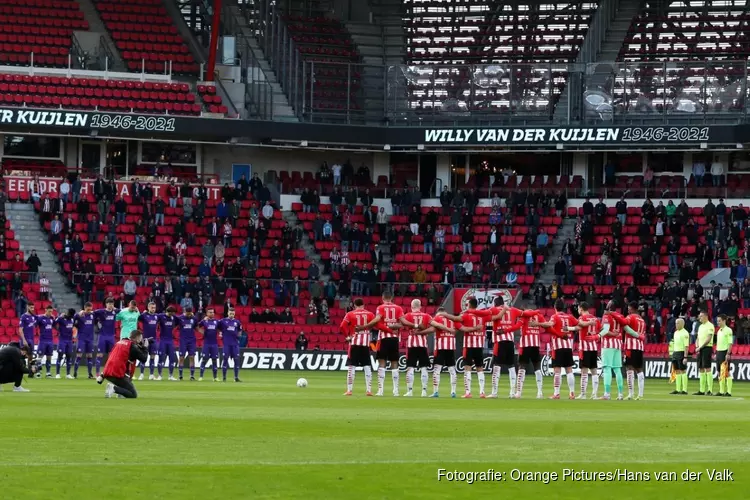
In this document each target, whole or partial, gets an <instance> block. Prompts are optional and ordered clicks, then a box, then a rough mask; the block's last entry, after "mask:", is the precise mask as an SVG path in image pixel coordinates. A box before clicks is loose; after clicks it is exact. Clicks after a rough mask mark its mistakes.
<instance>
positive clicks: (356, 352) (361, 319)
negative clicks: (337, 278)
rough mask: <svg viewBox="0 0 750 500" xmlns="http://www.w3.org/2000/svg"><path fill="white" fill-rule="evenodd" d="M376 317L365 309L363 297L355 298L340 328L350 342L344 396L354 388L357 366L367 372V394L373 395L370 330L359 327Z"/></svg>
mask: <svg viewBox="0 0 750 500" xmlns="http://www.w3.org/2000/svg"><path fill="white" fill-rule="evenodd" d="M374 317H375V315H374V314H373V313H371V312H370V311H367V310H366V309H365V302H364V301H363V300H362V299H354V310H353V311H349V312H348V313H346V316H344V320H343V321H342V322H341V326H340V327H339V329H340V330H341V333H343V334H344V335H346V340H347V341H348V342H349V358H348V360H347V365H348V367H349V368H348V369H347V372H346V392H345V393H344V396H351V395H352V389H353V388H354V373H355V367H357V366H361V367H362V368H363V370H364V372H365V386H366V388H367V395H368V396H372V365H371V362H370V331H369V330H360V331H357V327H361V326H365V325H366V324H367V323H369V322H370V321H372V319H373V318H374Z"/></svg>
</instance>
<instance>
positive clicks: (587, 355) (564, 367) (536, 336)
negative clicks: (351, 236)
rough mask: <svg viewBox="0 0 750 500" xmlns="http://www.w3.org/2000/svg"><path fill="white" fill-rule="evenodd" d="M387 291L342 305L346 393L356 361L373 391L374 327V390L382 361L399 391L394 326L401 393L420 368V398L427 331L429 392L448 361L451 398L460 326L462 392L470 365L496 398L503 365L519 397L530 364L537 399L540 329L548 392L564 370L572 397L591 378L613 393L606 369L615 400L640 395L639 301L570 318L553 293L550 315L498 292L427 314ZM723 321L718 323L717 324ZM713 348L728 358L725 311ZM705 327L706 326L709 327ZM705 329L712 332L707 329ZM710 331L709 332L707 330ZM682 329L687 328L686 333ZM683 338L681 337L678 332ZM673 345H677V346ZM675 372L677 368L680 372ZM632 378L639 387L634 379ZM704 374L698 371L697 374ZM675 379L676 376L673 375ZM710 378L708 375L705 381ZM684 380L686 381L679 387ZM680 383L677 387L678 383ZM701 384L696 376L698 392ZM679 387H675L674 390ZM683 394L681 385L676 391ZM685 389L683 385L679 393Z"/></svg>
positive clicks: (706, 360)
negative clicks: (549, 375) (453, 310)
mask: <svg viewBox="0 0 750 500" xmlns="http://www.w3.org/2000/svg"><path fill="white" fill-rule="evenodd" d="M392 299H393V296H392V295H391V294H390V293H389V292H386V293H385V294H383V304H381V305H380V306H378V308H377V310H376V311H375V313H372V312H370V311H368V310H366V309H365V308H364V302H363V301H362V299H356V300H355V302H354V304H355V309H354V310H352V311H350V312H348V313H347V314H346V316H345V317H344V320H343V321H342V323H341V326H340V329H341V332H342V333H343V334H344V335H346V339H347V341H348V342H349V343H350V345H349V357H348V365H349V366H348V370H347V390H346V393H345V395H346V396H350V395H351V394H352V391H353V384H354V378H355V372H356V371H355V368H356V367H362V368H363V371H364V375H365V386H366V394H367V395H368V396H372V395H373V393H372V368H371V359H370V329H371V328H376V329H377V330H378V340H377V344H376V346H375V351H376V354H377V359H378V371H377V393H376V394H375V395H376V396H382V395H383V387H384V383H385V377H386V365H388V364H389V365H390V368H391V374H392V379H393V395H394V396H398V395H399V377H400V374H399V369H398V360H399V357H400V355H399V338H400V333H399V330H400V329H407V330H408V337H407V356H406V366H407V371H406V390H407V392H406V394H404V395H405V396H412V394H413V388H414V376H415V371H416V370H417V369H419V370H420V372H421V383H422V397H427V395H428V379H429V373H428V367H429V365H430V364H431V363H430V358H429V353H428V344H427V337H428V335H430V334H434V336H435V339H434V341H435V342H434V344H435V345H434V347H435V351H434V361H433V363H432V365H433V372H432V395H431V397H434V398H436V397H439V389H440V378H441V373H442V370H443V368H444V367H445V368H447V370H448V373H449V375H450V385H451V397H454V398H455V397H456V385H457V378H458V377H457V373H456V334H457V333H458V332H461V333H463V353H462V354H463V363H464V377H463V382H464V394H463V396H461V397H462V398H471V397H472V368H473V369H474V370H475V371H476V375H477V379H478V383H479V397H480V398H497V397H498V387H499V383H500V376H501V373H502V370H503V369H505V370H506V371H507V372H508V374H509V383H510V397H511V398H520V397H521V395H522V394H523V387H524V381H525V379H526V373H527V368H528V367H531V368H532V370H533V373H534V375H535V377H536V386H537V396H536V397H537V399H542V398H543V397H544V396H543V393H542V389H543V387H542V385H543V377H542V371H541V361H542V353H541V350H540V338H541V334H542V332H543V331H546V332H547V333H549V334H550V335H551V337H552V342H551V358H552V367H553V369H554V392H553V394H552V396H551V397H550V399H560V386H561V385H562V373H563V371H564V372H565V373H566V377H567V385H568V390H569V396H568V397H569V398H570V399H586V397H587V390H588V383H589V379H590V378H591V380H592V391H591V394H590V398H591V399H605V400H608V399H611V398H612V396H611V389H612V375H613V373H614V377H615V381H616V386H617V392H618V395H617V399H618V400H622V399H625V398H627V399H641V398H643V390H644V385H645V377H644V373H643V365H644V356H643V351H644V341H645V338H646V323H645V321H644V319H643V318H642V317H641V316H640V314H639V313H638V304H637V303H636V302H632V303H630V304H629V305H628V315H627V316H624V315H622V314H620V313H619V312H617V311H616V306H615V304H614V303H613V302H610V303H609V304H607V308H606V311H605V313H604V316H603V317H602V318H597V317H596V316H594V315H592V314H591V313H590V312H589V306H588V305H587V304H586V303H581V304H579V306H578V312H579V317H578V318H576V317H574V316H573V315H571V314H568V313H566V312H565V310H566V304H565V302H564V301H563V300H561V299H558V300H557V301H556V302H555V313H554V314H553V315H552V316H551V317H550V318H549V319H545V318H544V316H543V315H542V314H541V313H540V312H539V311H536V310H521V309H518V308H515V307H509V306H508V305H505V304H504V303H503V299H502V297H496V298H495V301H494V306H493V307H490V308H488V309H481V310H480V309H478V308H477V305H478V304H477V300H476V298H473V297H472V298H470V299H469V305H468V309H467V310H466V311H463V312H462V313H461V314H460V315H451V314H448V313H447V312H446V311H445V310H444V309H443V308H438V310H437V313H436V315H435V316H434V317H433V316H431V315H429V314H426V313H425V312H423V311H422V310H421V307H422V304H421V302H420V301H419V300H418V299H417V300H413V301H412V303H411V311H410V312H408V313H404V311H403V309H402V308H401V307H400V306H398V305H396V304H393V303H392ZM706 321H707V314H706V313H705V312H704V313H703V314H702V319H701V322H702V324H703V325H705V324H706ZM722 322H723V323H722ZM487 323H491V324H492V341H493V344H494V349H493V358H492V380H491V384H492V386H491V392H490V393H489V394H486V392H485V373H484V345H485V339H486V327H485V325H486V324H487ZM719 324H720V327H721V328H720V330H719V351H718V352H717V362H719V361H721V362H723V361H725V360H728V359H729V354H730V351H731V344H732V331H731V329H729V328H728V327H726V318H724V317H721V318H720V319H719ZM709 327H710V328H709ZM519 330H520V338H519V341H518V346H517V347H518V360H517V361H518V370H516V344H515V341H514V337H515V335H514V334H515V332H516V331H519ZM709 330H710V332H709ZM709 333H710V334H709ZM713 333H714V332H713V325H711V323H710V322H708V326H705V327H704V332H703V333H700V332H699V335H698V346H697V347H698V349H697V351H698V352H697V358H698V368H699V370H700V371H701V373H702V374H703V373H705V372H706V370H707V371H708V373H709V374H710V370H711V352H712V347H711V346H712V345H713V343H712V339H713ZM576 334H577V335H578V351H579V360H580V366H581V380H580V392H579V394H578V396H576V394H575V376H574V374H573V365H574V357H573V348H574V336H575V335H576ZM685 335H687V332H685ZM680 338H681V339H683V340H682V341H681V342H683V341H684V338H685V337H684V336H680ZM687 338H688V340H687V344H684V345H683V344H682V343H680V345H679V346H677V345H676V344H675V354H674V358H673V368H674V369H675V370H676V372H677V373H679V374H683V375H684V377H685V378H687V375H686V374H685V370H686V367H687V359H688V355H687V348H688V346H689V336H688V337H687ZM678 347H679V349H678ZM600 352H601V359H602V373H601V375H602V377H603V379H604V393H603V395H602V396H601V397H599V395H598V390H599V378H600V373H599V369H598V359H599V355H600ZM623 357H624V358H625V361H624V364H625V367H626V380H627V387H628V394H627V396H624V395H623V374H622V367H623ZM678 376H679V375H678ZM636 380H637V393H634V385H635V381H636ZM701 380H703V377H702V379H701ZM678 381H679V379H678ZM706 384H708V381H706ZM686 386H687V384H686V383H685V387H686ZM678 387H680V386H679V385H678ZM703 387H704V384H703V382H701V392H699V393H697V394H702V393H710V392H708V391H710V390H709V389H706V391H707V392H703V391H704V389H703ZM677 393H678V392H677V391H675V392H674V394H677ZM679 393H682V392H679ZM685 393H686V392H685ZM729 393H731V380H730V382H729V386H728V390H724V389H723V388H722V395H729Z"/></svg>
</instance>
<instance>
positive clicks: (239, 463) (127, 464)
mask: <svg viewBox="0 0 750 500" xmlns="http://www.w3.org/2000/svg"><path fill="white" fill-rule="evenodd" d="M676 458H679V457H676ZM573 462H574V463H576V464H595V465H598V464H602V465H607V464H620V465H622V464H625V465H628V464H640V465H648V464H682V462H680V461H676V460H643V459H641V460H627V461H625V462H623V461H622V459H605V460H579V459H576V460H574V461H573ZM690 462H691V463H714V464H715V463H716V460H715V459H710V460H709V459H705V460H703V459H698V460H694V459H691V460H690ZM517 463H529V464H537V463H540V461H539V460H528V461H525V460H523V459H521V460H519V459H518V458H517V457H516V458H512V457H508V458H507V459H506V458H501V459H468V460H455V459H452V458H450V457H446V458H441V459H434V460H432V459H431V460H301V461H290V462H279V461H271V460H257V461H253V460H250V461H243V460H232V461H228V462H206V461H201V462H148V461H145V462H139V463H138V464H134V463H133V462H109V461H96V462H93V461H92V462H68V463H59V462H49V463H45V462H39V461H35V462H7V463H5V462H0V465H4V466H9V467H58V468H59V467H138V468H142V467H231V466H239V467H287V466H292V467H295V466H296V467H301V466H311V467H315V466H329V465H433V464H438V465H440V464H517ZM543 463H545V464H568V463H571V460H570V459H565V460H545V461H544V462H543Z"/></svg>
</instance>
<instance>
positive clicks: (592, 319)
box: [571, 302, 601, 399]
mask: <svg viewBox="0 0 750 500" xmlns="http://www.w3.org/2000/svg"><path fill="white" fill-rule="evenodd" d="M578 314H579V316H578V326H575V327H572V328H571V329H575V330H578V360H579V362H580V364H581V393H580V394H579V395H578V397H577V398H576V399H586V389H587V388H588V384H589V374H591V376H592V377H593V390H592V391H591V399H596V393H597V391H598V390H599V330H600V329H601V328H600V325H599V319H598V318H597V317H596V316H594V315H592V314H589V305H588V304H587V303H586V302H581V303H580V304H578Z"/></svg>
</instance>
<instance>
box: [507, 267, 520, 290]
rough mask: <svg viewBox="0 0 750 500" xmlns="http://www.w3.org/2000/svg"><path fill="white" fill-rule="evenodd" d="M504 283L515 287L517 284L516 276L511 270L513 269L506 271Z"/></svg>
mask: <svg viewBox="0 0 750 500" xmlns="http://www.w3.org/2000/svg"><path fill="white" fill-rule="evenodd" d="M505 283H507V284H508V286H516V285H517V284H518V275H517V274H516V272H515V271H514V270H513V268H511V269H510V271H508V274H506V275H505Z"/></svg>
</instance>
